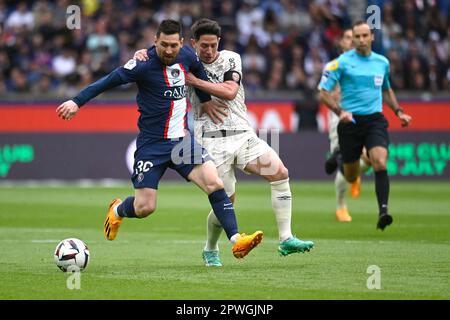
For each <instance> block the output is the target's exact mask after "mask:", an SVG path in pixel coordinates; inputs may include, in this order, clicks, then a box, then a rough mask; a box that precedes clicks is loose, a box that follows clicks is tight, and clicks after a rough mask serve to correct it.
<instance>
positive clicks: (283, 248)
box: [278, 236, 314, 256]
mask: <svg viewBox="0 0 450 320" xmlns="http://www.w3.org/2000/svg"><path fill="white" fill-rule="evenodd" d="M312 248H314V242H312V241H303V240H300V239H299V238H297V237H295V236H294V237H290V238H289V239H287V240H285V241H283V242H281V243H280V246H279V247H278V252H279V253H280V255H282V256H287V255H289V254H292V253H297V252H302V253H303V252H307V251H310V250H311V249H312Z"/></svg>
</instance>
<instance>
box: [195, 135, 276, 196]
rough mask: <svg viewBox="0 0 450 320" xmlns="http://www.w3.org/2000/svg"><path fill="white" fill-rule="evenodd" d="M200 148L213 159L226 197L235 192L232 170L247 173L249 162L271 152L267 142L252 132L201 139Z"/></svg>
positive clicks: (234, 179) (234, 178)
mask: <svg viewBox="0 0 450 320" xmlns="http://www.w3.org/2000/svg"><path fill="white" fill-rule="evenodd" d="M202 146H203V148H205V149H206V150H207V151H208V153H209V154H210V155H211V156H212V157H213V158H214V163H215V164H216V167H217V171H218V172H219V176H220V178H221V179H222V181H223V183H224V185H225V192H226V193H227V195H228V196H231V195H233V194H234V192H235V183H236V177H235V174H234V169H235V168H238V169H240V170H241V171H242V172H244V173H247V172H245V170H244V169H245V167H246V166H247V165H248V164H249V163H250V162H252V161H254V160H256V159H257V158H259V157H260V156H262V155H263V154H265V153H267V152H270V151H272V150H273V149H272V148H271V147H270V146H269V145H268V144H267V142H265V141H264V140H262V139H260V138H258V136H257V135H256V133H255V132H254V131H247V132H245V133H240V134H236V135H233V136H229V137H223V138H203V139H202ZM247 174H248V173H247Z"/></svg>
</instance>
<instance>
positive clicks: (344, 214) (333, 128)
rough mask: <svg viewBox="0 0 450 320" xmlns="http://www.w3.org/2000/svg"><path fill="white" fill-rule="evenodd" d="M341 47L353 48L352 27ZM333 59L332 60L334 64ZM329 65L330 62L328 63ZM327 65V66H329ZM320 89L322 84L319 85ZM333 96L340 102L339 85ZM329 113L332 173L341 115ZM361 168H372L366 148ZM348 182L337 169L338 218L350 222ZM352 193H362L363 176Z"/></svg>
mask: <svg viewBox="0 0 450 320" xmlns="http://www.w3.org/2000/svg"><path fill="white" fill-rule="evenodd" d="M339 47H340V48H341V50H342V51H343V52H347V51H349V50H351V49H353V30H352V28H347V29H345V30H344V32H343V33H342V37H341V39H340V41H339ZM332 63H333V61H331V62H330V64H332ZM327 66H329V64H327ZM327 66H325V68H327ZM318 89H319V90H320V86H319V87H318ZM332 95H333V98H334V99H335V100H336V101H337V102H340V100H341V97H340V89H339V86H336V88H335V90H334V91H333V93H332ZM328 114H329V130H328V138H329V139H330V152H331V157H330V158H329V159H328V160H327V162H326V164H325V170H326V172H327V173H328V174H332V173H333V172H334V171H335V170H336V168H337V166H338V162H339V160H337V158H338V157H339V156H340V154H339V140H338V133H337V126H338V124H339V117H338V116H337V115H336V114H335V113H334V112H328ZM359 161H360V168H361V173H364V172H366V171H367V170H369V169H370V167H371V165H370V160H369V158H368V157H367V155H365V150H364V151H363V154H362V155H361V158H360V160H359ZM347 186H348V182H347V180H345V177H344V175H343V174H342V172H341V171H340V170H337V173H336V177H335V179H334V187H335V192H336V219H337V220H338V221H341V222H350V221H352V217H351V215H350V213H349V211H348V208H347V203H346V201H345V194H346V193H347ZM350 188H351V189H350V191H351V195H352V197H353V198H357V197H358V196H359V194H360V188H361V177H359V178H358V179H357V180H356V181H355V182H354V183H352V184H351V186H350Z"/></svg>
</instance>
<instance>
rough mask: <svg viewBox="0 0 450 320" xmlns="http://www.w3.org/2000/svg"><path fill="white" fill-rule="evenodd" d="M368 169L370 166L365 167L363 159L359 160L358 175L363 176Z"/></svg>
mask: <svg viewBox="0 0 450 320" xmlns="http://www.w3.org/2000/svg"><path fill="white" fill-rule="evenodd" d="M370 167H371V166H370V165H367V163H366V162H365V161H364V160H363V159H361V158H359V172H360V174H363V173H365V172H367V170H369V169H370Z"/></svg>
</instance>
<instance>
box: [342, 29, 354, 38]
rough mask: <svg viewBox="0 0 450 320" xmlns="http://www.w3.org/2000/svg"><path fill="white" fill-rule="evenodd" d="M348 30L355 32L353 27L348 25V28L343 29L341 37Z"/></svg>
mask: <svg viewBox="0 0 450 320" xmlns="http://www.w3.org/2000/svg"><path fill="white" fill-rule="evenodd" d="M347 31H351V32H353V27H347V28H345V29H344V30H342V34H341V39H342V38H343V37H344V34H345V33H346V32H347Z"/></svg>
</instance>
